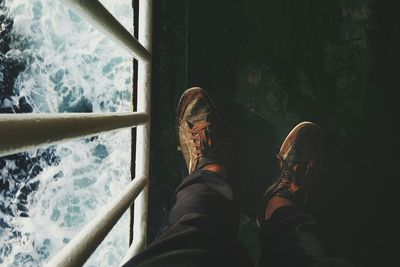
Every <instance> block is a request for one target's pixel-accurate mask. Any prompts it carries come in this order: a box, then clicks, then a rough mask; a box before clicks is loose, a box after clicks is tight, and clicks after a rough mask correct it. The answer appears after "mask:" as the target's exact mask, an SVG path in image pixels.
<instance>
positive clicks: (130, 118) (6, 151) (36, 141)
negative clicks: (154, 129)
mask: <svg viewBox="0 0 400 267" xmlns="http://www.w3.org/2000/svg"><path fill="white" fill-rule="evenodd" d="M147 121H149V115H148V114H146V113H144V112H126V113H58V114H57V113H56V114H54V113H52V114H50V113H30V114H0V156H5V155H10V154H14V153H18V152H23V151H26V150H30V149H34V148H38V147H42V146H48V145H51V144H56V143H59V142H62V141H66V140H72V139H77V138H82V137H87V136H93V135H95V134H98V133H101V132H108V131H113V130H117V129H124V128H130V127H134V126H138V125H141V124H143V123H146V122H147ZM136 177H140V176H136Z"/></svg>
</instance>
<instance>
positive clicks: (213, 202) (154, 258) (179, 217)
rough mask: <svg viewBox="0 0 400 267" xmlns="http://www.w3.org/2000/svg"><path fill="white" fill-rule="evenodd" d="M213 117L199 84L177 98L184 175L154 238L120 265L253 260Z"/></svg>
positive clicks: (243, 263)
mask: <svg viewBox="0 0 400 267" xmlns="http://www.w3.org/2000/svg"><path fill="white" fill-rule="evenodd" d="M218 124H219V122H218V117H217V114H216V109H215V107H214V105H213V103H212V101H211V99H210V97H209V96H208V95H207V94H206V93H205V92H204V91H203V90H202V89H200V88H194V89H189V90H187V91H186V92H185V93H184V94H183V96H182V98H181V101H180V103H179V108H178V122H177V125H178V129H177V131H178V133H179V139H180V147H181V150H182V153H183V156H184V158H185V161H186V163H187V166H188V171H189V175H188V176H187V177H186V178H185V179H183V181H182V183H181V184H180V185H179V186H178V188H177V190H176V203H175V205H174V207H173V208H172V210H171V212H170V214H169V218H168V222H167V224H166V225H165V226H164V227H163V228H162V229H161V231H160V234H159V235H158V237H157V239H156V240H155V241H154V242H153V243H152V244H150V245H149V246H148V248H146V249H145V250H144V251H143V252H141V253H139V254H138V255H137V256H135V257H133V258H132V259H131V260H130V261H128V262H127V263H126V264H125V265H124V266H138V267H144V266H146V267H149V266H152V267H153V266H160V267H180V266H182V267H183V266H185V267H195V266H196V267H197V266H240V267H247V266H252V264H251V261H250V258H249V256H248V255H247V253H246V251H245V249H244V248H243V246H242V245H241V244H240V242H239V240H238V238H237V231H238V225H239V209H238V205H237V203H236V201H235V200H234V195H233V190H232V188H231V186H230V181H229V176H228V175H227V174H229V171H227V170H226V168H225V166H226V163H227V162H226V157H225V156H224V154H225V153H227V151H226V146H227V143H226V142H224V141H223V140H222V139H220V137H219V129H218Z"/></svg>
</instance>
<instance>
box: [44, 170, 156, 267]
mask: <svg viewBox="0 0 400 267" xmlns="http://www.w3.org/2000/svg"><path fill="white" fill-rule="evenodd" d="M147 182H148V179H147V178H146V177H140V178H135V179H134V180H133V181H132V182H130V184H129V185H128V186H127V187H126V188H125V190H124V191H123V192H122V193H121V194H120V195H119V196H118V197H116V198H115V199H114V200H113V201H112V202H111V203H110V204H108V205H107V206H106V207H105V208H102V209H101V213H100V214H99V215H97V216H96V217H95V218H94V219H93V220H92V221H91V222H90V223H89V224H87V225H86V226H85V227H84V228H83V229H82V230H81V231H80V232H79V233H78V234H77V235H76V236H75V237H74V238H73V239H72V240H71V241H70V242H69V243H68V244H67V245H65V247H64V248H63V249H61V250H60V251H59V252H58V253H57V255H55V256H54V257H53V258H52V259H51V260H50V261H49V262H47V263H46V265H45V266H49V267H50V266H51V267H75V266H82V265H83V264H84V263H85V262H86V260H87V259H88V258H89V257H90V255H91V254H92V253H93V252H94V250H95V249H96V248H97V247H98V245H99V244H100V243H101V242H102V241H103V239H104V238H105V237H106V236H107V234H108V233H109V232H110V230H111V229H112V228H113V226H114V225H115V224H116V223H117V222H118V220H119V219H120V218H121V216H122V215H123V214H124V212H125V211H126V210H127V209H128V208H129V206H131V205H132V203H133V201H134V200H135V198H136V197H137V196H138V195H139V194H140V192H141V191H142V190H143V188H144V187H146V185H147Z"/></svg>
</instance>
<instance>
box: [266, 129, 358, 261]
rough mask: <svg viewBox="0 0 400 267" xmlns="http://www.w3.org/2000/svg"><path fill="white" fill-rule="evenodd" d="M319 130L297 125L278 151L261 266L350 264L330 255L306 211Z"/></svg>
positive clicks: (268, 197) (318, 149)
mask: <svg viewBox="0 0 400 267" xmlns="http://www.w3.org/2000/svg"><path fill="white" fill-rule="evenodd" d="M321 150H322V133H321V130H320V128H319V127H318V126H316V125H315V124H313V123H309V122H305V123H301V124H299V125H298V126H296V127H295V128H294V129H293V130H292V131H291V132H290V134H289V135H288V137H287V138H286V139H285V141H284V142H283V144H282V147H281V149H280V151H279V153H278V155H277V156H278V159H279V160H280V166H281V175H280V176H279V178H278V179H277V181H276V182H275V183H274V184H273V185H272V186H271V187H270V188H269V189H268V190H267V191H266V194H265V202H266V203H265V204H266V205H265V210H264V211H263V212H262V215H261V216H260V218H259V225H260V227H261V234H260V238H261V246H262V248H261V249H262V253H261V257H260V267H264V266H276V267H286V266H287V267H289V266H298V267H303V266H343V267H345V266H352V265H350V264H349V263H348V262H346V261H344V260H341V259H337V258H330V257H329V256H328V255H327V254H326V252H325V250H324V248H323V246H322V244H321V242H320V240H319V239H318V235H317V233H316V224H315V221H314V219H313V217H312V216H311V215H309V214H307V213H306V212H305V206H306V205H305V204H306V203H305V202H306V199H307V193H308V189H309V184H310V181H311V179H313V178H315V177H317V176H318V174H319V171H320V166H321V158H322V152H321Z"/></svg>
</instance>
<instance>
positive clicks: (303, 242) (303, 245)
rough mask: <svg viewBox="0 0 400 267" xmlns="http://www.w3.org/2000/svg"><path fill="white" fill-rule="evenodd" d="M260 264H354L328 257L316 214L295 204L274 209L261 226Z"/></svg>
mask: <svg viewBox="0 0 400 267" xmlns="http://www.w3.org/2000/svg"><path fill="white" fill-rule="evenodd" d="M260 237H261V246H262V248H261V249H262V250H261V257H260V267H266V266H275V267H289V266H290V267H291V266H297V267H306V266H315V267H317V266H319V267H328V266H329V267H334V266H341V267H347V266H349V267H350V266H352V265H351V264H349V263H348V262H347V261H345V260H342V259H338V258H330V257H328V256H327V254H326V252H325V250H324V248H323V246H322V244H321V242H320V241H319V239H318V237H317V233H316V225H315V221H314V219H313V217H312V216H311V215H308V214H306V213H303V212H301V211H299V210H298V209H297V208H295V207H293V206H284V207H281V208H278V209H277V210H275V211H274V213H273V214H272V216H271V218H269V219H268V220H266V221H264V222H263V223H262V225H261V234H260Z"/></svg>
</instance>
